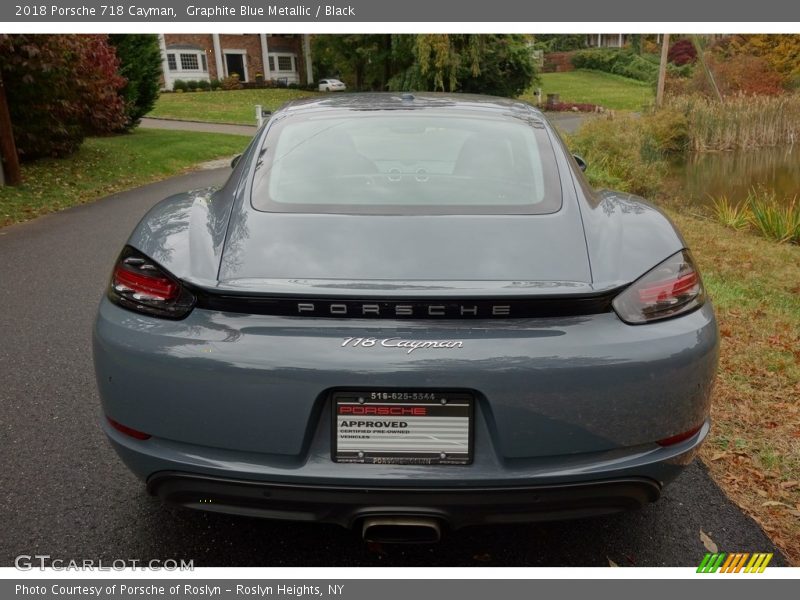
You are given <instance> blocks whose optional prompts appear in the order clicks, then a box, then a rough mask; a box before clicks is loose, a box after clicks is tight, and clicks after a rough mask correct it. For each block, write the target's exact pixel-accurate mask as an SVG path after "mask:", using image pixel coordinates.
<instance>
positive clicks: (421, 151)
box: [252, 110, 561, 214]
mask: <svg viewBox="0 0 800 600" xmlns="http://www.w3.org/2000/svg"><path fill="white" fill-rule="evenodd" d="M252 204H253V206H254V208H256V209H258V210H262V211H269V212H315V213H342V214H482V213H485V214H544V213H551V212H555V211H557V210H558V209H559V208H560V207H561V186H560V183H559V179H558V172H557V168H556V161H555V155H554V151H553V147H552V144H551V141H550V138H549V137H548V135H547V132H546V130H545V129H544V126H543V124H542V123H541V122H540V121H538V120H536V119H524V120H523V119H518V118H513V117H508V116H499V117H496V116H494V115H488V116H483V115H478V116H476V115H474V114H470V115H464V114H451V113H441V112H439V113H430V112H424V113H423V112H422V111H419V112H412V111H404V110H394V111H374V112H371V111H347V112H335V113H333V114H330V113H318V114H317V115H313V114H312V115H291V116H288V117H285V118H284V119H282V120H279V121H278V122H277V123H275V124H273V125H272V126H271V127H270V130H269V132H268V133H267V137H266V139H265V142H264V147H263V148H262V153H261V157H260V159H259V162H258V165H257V169H256V174H255V178H254V183H253V192H252Z"/></svg>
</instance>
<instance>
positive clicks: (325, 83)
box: [319, 79, 347, 92]
mask: <svg viewBox="0 0 800 600" xmlns="http://www.w3.org/2000/svg"><path fill="white" fill-rule="evenodd" d="M346 89H347V86H346V85H345V84H344V83H343V82H341V81H339V80H338V79H320V81H319V91H320V92H343V91H345V90H346Z"/></svg>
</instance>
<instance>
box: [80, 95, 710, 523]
mask: <svg viewBox="0 0 800 600" xmlns="http://www.w3.org/2000/svg"><path fill="white" fill-rule="evenodd" d="M453 104H460V105H461V106H462V108H465V109H468V110H471V111H478V110H489V111H499V112H502V113H503V114H507V115H511V116H512V117H513V118H522V119H523V120H524V119H534V120H536V122H537V123H540V124H541V123H544V125H543V126H544V127H545V128H546V130H547V133H548V135H549V136H550V139H551V140H552V143H553V147H554V150H555V157H556V167H557V169H558V181H559V184H560V188H561V193H562V203H561V208H560V209H559V210H557V211H556V212H553V213H550V214H541V215H503V214H495V215H475V214H473V215H436V216H432V215H424V216H423V215H347V214H345V215H333V214H314V213H304V214H293V213H269V212H264V211H259V210H256V209H255V208H253V206H252V205H251V202H250V196H251V191H252V180H253V175H254V171H255V169H256V168H257V167H256V166H255V165H257V163H258V161H259V159H260V158H261V156H262V153H261V148H262V146H263V143H264V140H265V137H266V136H267V135H268V131H269V128H270V127H271V125H272V124H274V123H275V122H276V120H279V119H282V118H287V115H295V116H299V117H302V114H303V113H304V112H308V113H315V112H317V111H325V110H328V109H330V108H331V107H335V108H336V109H337V110H343V109H346V110H354V111H357V110H382V109H386V110H390V109H391V110H395V109H397V108H398V107H402V108H403V109H404V110H406V109H410V108H413V109H414V110H426V107H435V108H436V109H437V110H441V109H442V107H443V106H450V105H453ZM128 244H129V245H130V246H131V247H133V248H135V249H136V250H138V251H140V252H142V253H143V254H145V255H146V256H147V257H150V258H151V259H153V260H154V261H156V263H157V264H158V265H159V266H160V267H162V268H163V269H165V270H166V271H168V272H169V273H170V274H171V275H172V276H174V277H175V278H177V279H178V280H180V281H181V282H183V283H184V284H185V285H186V286H187V287H188V288H189V289H190V290H194V291H195V292H196V293H198V292H202V293H203V294H209V295H213V294H217V295H218V296H222V295H224V294H231V295H233V296H237V295H239V296H245V295H251V296H255V297H269V298H272V297H284V298H289V299H300V300H302V299H321V298H329V299H337V298H342V299H356V300H357V299H363V298H368V299H375V298H384V299H391V298H402V299H406V298H417V299H419V298H423V299H425V298H427V299H431V298H454V299H459V298H461V299H478V298H486V299H493V298H494V299H507V298H520V299H529V298H530V299H534V300H536V301H538V299H547V300H549V301H551V302H552V301H556V302H562V301H564V302H565V304H568V302H567V301H569V300H571V299H574V298H595V297H600V296H603V297H607V298H611V297H613V296H614V295H615V294H617V293H619V292H621V291H622V290H624V289H625V288H626V287H627V286H628V285H630V284H631V283H632V282H634V281H635V280H636V279H638V278H639V277H641V276H642V275H644V274H645V273H646V272H647V271H649V270H650V269H652V268H653V267H654V266H656V265H658V264H660V263H661V262H662V261H664V260H665V259H667V258H668V257H670V256H672V255H674V254H675V253H677V252H680V251H681V250H683V249H684V248H685V242H684V240H683V239H682V237H681V236H680V234H679V232H678V231H677V230H676V229H675V227H674V226H673V225H672V223H671V222H670V221H669V219H668V218H667V217H666V216H665V215H664V214H663V213H662V212H661V211H660V210H659V209H658V208H656V207H654V206H652V205H650V204H648V203H647V202H645V201H644V200H642V199H641V198H637V197H635V196H631V195H628V194H622V193H617V192H611V191H600V192H595V191H593V190H592V189H590V188H589V187H588V185H587V184H586V180H585V178H584V176H583V174H582V173H581V172H580V170H579V169H578V167H577V165H576V164H575V161H574V159H573V158H572V157H571V156H570V155H569V154H568V152H567V151H566V149H565V147H564V146H563V144H562V142H561V140H560V138H559V137H558V135H557V133H556V132H555V131H554V130H553V129H552V128H551V127H550V125H549V124H547V123H546V121H545V120H544V117H543V116H542V115H541V114H540V113H538V112H536V111H534V110H533V109H531V108H530V107H527V106H526V105H522V104H521V103H519V102H514V101H505V100H502V99H496V98H487V97H475V96H463V97H462V96H458V97H455V96H449V95H427V94H423V95H416V96H412V99H411V100H409V99H408V98H407V97H406V96H398V95H391V94H389V95H366V96H360V95H350V94H348V95H337V96H335V97H333V96H326V97H325V99H323V100H321V99H319V98H317V99H310V100H302V101H298V102H294V103H292V104H290V105H289V106H287V107H286V108H284V109H282V110H279V111H277V112H276V113H275V114H273V115H272V117H271V119H270V121H269V122H268V123H267V124H265V125H264V127H262V129H261V130H259V132H258V133H257V134H256V136H255V138H254V140H253V142H252V143H251V145H250V146H249V147H248V149H247V150H246V151H245V153H244V154H243V156H242V158H241V159H240V160H239V161H238V162H237V163H236V165H235V167H234V169H233V172H232V174H231V177H230V178H229V180H228V182H227V183H226V184H225V186H224V187H223V188H221V189H219V190H198V191H194V192H188V193H186V194H181V195H178V196H174V197H171V198H168V199H166V200H164V201H162V202H161V203H159V204H157V205H156V206H155V207H153V209H151V210H150V211H149V212H148V214H147V215H145V216H144V218H143V219H142V221H141V222H140V223H139V225H138V226H137V227H136V228H135V230H134V231H133V233H132V234H131V237H130V239H129V240H128ZM609 303H610V300H609ZM355 337H358V338H362V337H367V338H374V339H375V340H382V339H389V338H391V339H396V338H401V339H409V340H427V341H431V340H457V341H459V342H460V344H458V346H457V347H436V348H430V347H429V348H420V349H418V350H414V351H413V352H407V351H404V349H400V348H395V347H384V346H383V345H382V344H381V343H380V342H378V343H376V344H374V345H373V346H371V347H353V346H352V345H348V344H346V343H345V340H347V339H348V338H355ZM718 344H719V341H718V331H717V325H716V321H715V318H714V312H713V308H712V306H711V304H710V302H706V303H705V304H704V305H702V306H701V307H700V308H699V309H696V310H694V311H693V312H690V313H687V314H683V315H680V316H678V317H674V318H669V319H666V320H663V321H659V322H653V323H647V324H645V325H636V326H633V325H628V324H626V323H624V322H623V321H622V320H620V318H619V317H618V316H617V315H616V313H615V312H613V310H611V308H610V304H609V306H608V307H607V308H606V309H603V310H599V309H598V310H597V311H596V313H592V314H577V313H575V314H572V315H569V314H568V315H562V316H549V317H530V318H505V319H490V318H473V319H469V320H467V319H458V318H444V319H441V320H433V319H426V318H416V317H414V318H410V319H403V320H400V319H391V318H385V317H384V316H383V315H381V316H377V317H375V318H371V319H366V318H358V317H351V318H339V317H335V316H332V315H327V316H326V318H322V317H319V316H316V317H307V316H278V315H276V314H248V313H245V312H234V311H233V310H227V309H224V308H219V307H217V308H214V307H210V306H206V305H203V306H198V307H195V308H194V309H193V310H192V311H191V312H190V313H189V314H188V315H187V316H185V318H183V319H181V320H165V319H159V318H156V317H152V316H147V315H144V314H138V313H136V312H133V311H130V310H126V309H124V308H121V307H120V306H117V305H115V304H113V303H112V302H111V301H110V300H109V299H108V298H104V299H103V300H102V301H101V304H100V308H99V311H98V316H97V320H96V323H95V329H94V361H95V368H96V373H97V382H98V388H99V391H100V397H101V401H102V406H103V412H104V413H105V415H106V416H107V417H109V418H110V419H113V420H114V421H116V422H118V423H121V424H124V425H125V426H126V427H130V428H133V429H135V430H138V431H142V432H145V433H147V434H149V435H150V436H152V437H151V438H150V439H147V440H135V439H133V438H130V437H128V436H126V435H124V434H123V433H121V432H120V431H118V430H117V429H114V428H113V427H111V426H109V424H108V423H106V424H105V425H104V428H105V430H106V433H107V434H108V436H109V438H110V439H111V441H112V444H113V445H114V447H115V449H116V450H117V452H118V453H119V454H120V456H121V457H122V458H123V460H124V461H125V463H126V464H127V465H128V466H129V467H130V468H131V469H132V470H133V471H134V472H135V473H136V474H137V475H138V476H140V477H142V478H143V479H148V478H150V477H151V476H153V475H154V474H156V473H162V474H163V473H166V472H170V473H172V472H176V473H184V474H187V473H188V474H191V473H194V474H201V475H208V476H214V477H228V478H232V479H236V480H238V479H251V480H254V481H261V482H265V483H268V482H282V483H287V484H295V483H302V484H309V485H323V486H324V485H329V484H330V485H333V484H335V485H345V486H360V487H361V488H363V489H364V490H369V489H371V486H401V487H402V486H408V485H412V484H413V485H415V486H423V487H425V486H429V487H436V486H444V487H453V488H463V487H469V486H473V487H475V486H477V487H480V486H482V485H515V486H528V485H546V484H547V485H549V484H554V483H558V484H562V483H570V482H575V481H583V482H591V481H601V480H602V481H607V480H609V479H611V478H627V477H632V478H643V479H645V480H648V481H654V482H657V483H658V485H659V486H660V485H662V484H664V483H666V482H668V481H669V480H670V479H672V478H673V477H674V476H675V475H676V474H677V473H678V472H679V470H680V468H681V466H682V465H685V464H686V462H687V461H688V460H691V458H692V456H693V455H694V451H695V450H696V448H697V447H698V446H699V445H700V444H701V443H702V441H703V439H704V438H705V436H706V434H707V433H708V428H709V426H710V425H709V409H710V399H711V389H712V384H713V379H714V373H715V370H716V365H717V360H718V351H719V345H718ZM375 389H384V390H398V389H401V390H425V389H436V390H449V391H465V392H468V393H470V394H473V396H474V399H475V406H474V460H473V462H472V463H471V464H469V465H459V466H452V465H451V466H446V465H418V464H417V465H414V464H402V465H395V464H393V465H387V464H382V465H381V464H343V463H336V462H334V461H333V460H332V454H331V447H332V435H333V431H332V427H333V426H332V419H331V410H332V407H331V395H332V393H333V392H334V391H338V390H375ZM698 428H699V429H698ZM687 432H688V434H689V435H688V438H687V439H685V440H683V441H681V442H679V443H676V444H674V445H670V446H666V447H662V446H660V445H659V444H658V443H657V442H658V441H659V440H664V439H666V438H670V437H672V436H676V435H680V434H685V433H687ZM231 485H232V486H233V487H235V486H236V485H238V484H231ZM269 493H271V492H269V491H268V490H266V489H265V490H264V494H269ZM248 501H249V500H248ZM197 508H203V506H197ZM480 510H488V508H484V509H480ZM231 511H232V512H235V511H234V510H233V508H231ZM265 511H266V512H264V513H263V514H262V516H269V515H279V514H284V513H279V512H269V511H268V510H266V509H265ZM523 512H524V514H525V516H528V513H529V512H530V511H523ZM242 514H250V513H242ZM298 514H299V513H298ZM284 516H285V517H286V518H295V517H292V516H290V515H289V513H285V514H284ZM297 518H301V517H299V516H298V517H297ZM302 518H316V517H308V515H306V517H302ZM349 518H350V517H347V516H341V515H339V516H337V517H336V518H335V519H334V518H333V517H331V520H332V521H335V522H342V523H344V522H346V521H347V520H348V519H349ZM491 518H500V517H499V516H498V515H494V516H492V517H491Z"/></svg>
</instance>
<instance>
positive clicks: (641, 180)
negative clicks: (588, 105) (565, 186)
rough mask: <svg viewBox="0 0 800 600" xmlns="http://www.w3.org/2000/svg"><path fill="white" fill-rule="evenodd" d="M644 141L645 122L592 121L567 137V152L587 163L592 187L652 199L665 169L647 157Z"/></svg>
mask: <svg viewBox="0 0 800 600" xmlns="http://www.w3.org/2000/svg"><path fill="white" fill-rule="evenodd" d="M645 140H646V123H645V121H644V120H643V119H640V118H637V117H635V116H631V115H618V116H614V115H609V116H605V117H599V118H597V119H592V120H591V121H589V122H587V123H585V124H584V125H583V126H582V127H581V128H580V130H579V131H578V132H577V133H576V134H574V135H572V136H569V137H568V143H569V146H570V149H571V150H572V151H573V152H576V153H578V154H580V155H581V156H583V158H584V159H585V160H586V162H587V164H588V168H587V171H586V174H587V176H588V178H589V181H590V183H591V184H592V185H594V186H595V187H608V188H613V189H617V190H621V191H623V192H631V193H633V194H640V195H642V196H652V195H654V194H655V193H656V192H657V191H658V190H659V188H660V186H661V183H662V181H663V177H664V175H665V174H666V169H667V165H666V162H665V161H663V160H660V159H657V158H654V157H652V156H648V155H647V152H646V149H645Z"/></svg>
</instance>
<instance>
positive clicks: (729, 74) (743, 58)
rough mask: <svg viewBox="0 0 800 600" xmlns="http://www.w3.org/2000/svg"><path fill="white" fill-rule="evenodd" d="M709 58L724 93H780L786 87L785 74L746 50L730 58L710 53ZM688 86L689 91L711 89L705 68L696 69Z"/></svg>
mask: <svg viewBox="0 0 800 600" xmlns="http://www.w3.org/2000/svg"><path fill="white" fill-rule="evenodd" d="M706 62H707V63H708V67H709V69H710V70H711V72H712V73H713V75H714V80H715V81H716V83H717V87H719V91H720V92H721V93H722V94H723V95H728V94H737V93H742V94H764V95H768V96H776V95H778V94H782V93H784V92H785V91H786V90H785V89H784V87H783V77H781V75H780V73H778V72H777V71H776V70H775V69H773V68H772V67H771V66H770V64H769V63H768V62H767V61H766V60H765V59H763V58H759V57H757V56H748V55H746V54H739V55H735V56H731V57H726V58H718V57H715V56H710V57H708V58H707V59H706ZM688 87H689V91H696V92H702V93H705V94H710V93H711V87H710V85H709V83H708V81H707V80H706V76H705V73H704V72H703V70H702V69H697V70H696V71H695V74H694V77H693V78H692V80H691V82H690V84H689V86H688Z"/></svg>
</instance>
